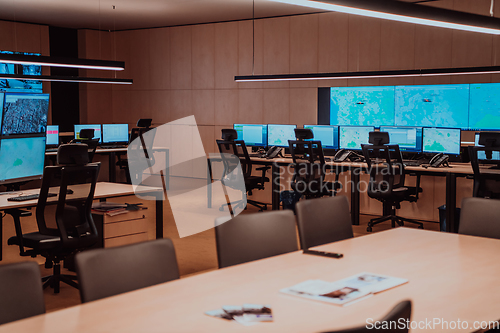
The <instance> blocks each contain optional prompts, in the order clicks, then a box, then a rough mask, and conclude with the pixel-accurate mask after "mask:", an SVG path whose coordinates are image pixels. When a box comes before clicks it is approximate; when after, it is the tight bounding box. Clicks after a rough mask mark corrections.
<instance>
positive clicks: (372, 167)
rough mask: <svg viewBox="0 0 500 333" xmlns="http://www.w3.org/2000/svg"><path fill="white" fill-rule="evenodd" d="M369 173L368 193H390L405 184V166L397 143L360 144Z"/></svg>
mask: <svg viewBox="0 0 500 333" xmlns="http://www.w3.org/2000/svg"><path fill="white" fill-rule="evenodd" d="M361 147H362V150H363V156H364V157H365V161H366V164H367V165H368V170H369V173H370V181H369V184H368V195H370V194H371V193H372V194H373V193H381V192H383V193H386V194H387V195H389V194H391V193H392V191H393V190H395V189H397V188H400V187H403V186H404V184H405V175H406V174H405V168H404V164H403V158H402V155H401V151H400V150H399V146H398V145H380V146H377V145H365V144H363V145H361Z"/></svg>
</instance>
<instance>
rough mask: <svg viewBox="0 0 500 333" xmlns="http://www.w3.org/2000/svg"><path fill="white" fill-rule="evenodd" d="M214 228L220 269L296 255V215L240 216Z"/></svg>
mask: <svg viewBox="0 0 500 333" xmlns="http://www.w3.org/2000/svg"><path fill="white" fill-rule="evenodd" d="M219 221H220V220H219V219H217V220H216V222H215V224H216V227H215V242H216V245H217V259H218V261H219V268H223V267H228V266H233V265H238V264H241V263H244V262H248V261H253V260H258V259H263V258H267V257H271V256H276V255H279V254H283V253H288V252H292V251H297V250H298V247H297V234H296V231H295V215H293V212H292V211H290V210H281V211H272V212H266V213H262V214H243V215H241V214H240V215H238V216H236V217H235V218H233V219H231V220H229V221H227V222H225V223H223V224H220V225H219Z"/></svg>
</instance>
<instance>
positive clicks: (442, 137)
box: [422, 128, 460, 155]
mask: <svg viewBox="0 0 500 333" xmlns="http://www.w3.org/2000/svg"><path fill="white" fill-rule="evenodd" d="M422 141H423V143H422V150H423V152H424V153H444V154H453V155H458V154H460V128H424V130H423V135H422Z"/></svg>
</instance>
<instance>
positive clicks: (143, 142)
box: [116, 118, 155, 184]
mask: <svg viewBox="0 0 500 333" xmlns="http://www.w3.org/2000/svg"><path fill="white" fill-rule="evenodd" d="M151 123H152V119H150V118H147V119H146V118H143V119H139V120H138V121H137V127H134V128H132V129H131V131H130V138H129V147H130V149H133V150H144V151H145V156H144V157H145V158H146V159H147V162H148V165H151V166H152V165H154V164H155V161H154V156H153V155H150V154H149V152H148V150H147V149H146V148H151V147H152V146H153V141H154V135H146V136H144V134H145V133H146V132H148V131H150V130H154V128H152V127H151ZM137 138H140V139H139V140H138V141H136V142H135V143H134V140H135V139H137ZM137 155H140V154H131V156H137ZM116 156H117V158H118V161H117V162H116V165H117V166H118V167H119V168H120V169H121V170H125V177H126V180H127V184H132V178H136V179H139V177H142V173H138V172H134V174H133V175H131V174H130V168H129V163H130V162H132V163H133V161H129V158H130V156H129V157H128V158H123V157H122V156H121V155H120V154H117V155H116Z"/></svg>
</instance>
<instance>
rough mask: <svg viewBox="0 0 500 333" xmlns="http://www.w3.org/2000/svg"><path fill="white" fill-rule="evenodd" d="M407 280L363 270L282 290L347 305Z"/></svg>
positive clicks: (317, 299) (308, 281)
mask: <svg viewBox="0 0 500 333" xmlns="http://www.w3.org/2000/svg"><path fill="white" fill-rule="evenodd" d="M407 282H408V280H406V279H401V278H396V277H391V276H386V275H380V274H373V273H366V272H363V273H360V274H356V275H353V276H350V277H348V278H345V279H342V280H339V281H334V282H327V281H323V280H307V281H304V282H301V283H299V284H297V285H295V286H292V287H289V288H285V289H282V290H280V292H282V293H285V294H290V295H295V296H301V297H304V298H309V299H313V300H316V301H322V302H328V303H333V304H337V305H346V304H349V303H351V302H353V301H358V300H361V299H364V298H367V297H370V296H372V295H374V294H377V293H379V292H381V291H384V290H387V289H391V288H394V287H397V286H400V285H402V284H405V283H407Z"/></svg>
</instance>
